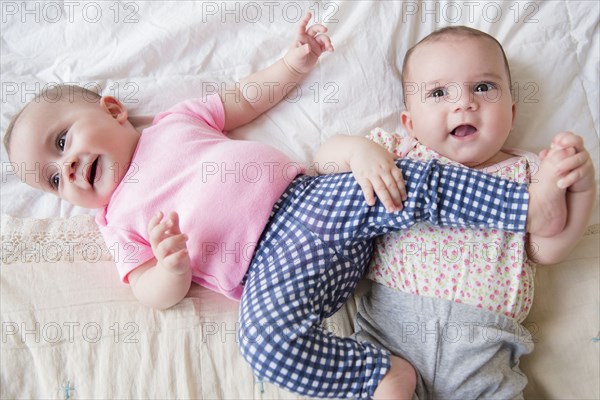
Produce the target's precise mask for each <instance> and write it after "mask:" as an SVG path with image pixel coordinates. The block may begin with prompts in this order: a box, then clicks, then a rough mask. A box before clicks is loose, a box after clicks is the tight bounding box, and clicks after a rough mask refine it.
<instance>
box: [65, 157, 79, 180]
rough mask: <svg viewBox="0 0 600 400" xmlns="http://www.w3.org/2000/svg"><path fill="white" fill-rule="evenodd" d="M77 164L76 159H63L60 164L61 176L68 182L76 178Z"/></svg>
mask: <svg viewBox="0 0 600 400" xmlns="http://www.w3.org/2000/svg"><path fill="white" fill-rule="evenodd" d="M78 166H79V162H78V161H77V160H74V159H72V160H65V161H63V165H62V176H63V179H65V180H67V181H68V182H71V183H73V182H75V179H76V178H77V167H78Z"/></svg>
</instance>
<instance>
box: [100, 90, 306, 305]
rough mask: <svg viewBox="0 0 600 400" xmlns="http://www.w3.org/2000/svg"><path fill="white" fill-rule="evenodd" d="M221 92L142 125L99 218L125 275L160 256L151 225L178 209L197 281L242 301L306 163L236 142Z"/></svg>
mask: <svg viewBox="0 0 600 400" xmlns="http://www.w3.org/2000/svg"><path fill="white" fill-rule="evenodd" d="M224 122H225V115H224V109H223V104H222V103H221V99H220V97H219V96H218V95H212V96H208V97H207V98H205V99H193V100H188V101H185V102H182V103H179V104H177V105H175V106H174V107H172V108H171V109H169V110H168V111H166V112H163V113H161V114H159V115H157V116H156V118H155V119H154V121H153V124H152V126H150V127H148V128H147V129H145V130H144V132H143V133H142V135H141V138H140V141H139V143H138V146H137V149H136V151H135V154H134V156H133V159H132V160H131V166H130V167H129V170H128V173H127V174H126V176H125V178H124V179H123V180H122V181H121V183H120V184H119V186H118V187H117V189H116V190H115V192H114V193H113V195H112V197H111V199H110V203H109V204H108V206H107V207H106V208H105V209H104V210H102V211H101V212H99V213H98V215H97V216H96V222H97V223H98V225H99V226H100V230H101V232H102V234H103V236H104V238H105V240H106V243H107V246H108V247H109V248H110V249H111V251H112V253H113V258H114V260H115V263H116V264H117V268H118V271H119V275H120V277H121V279H122V280H123V282H125V283H128V279H127V275H128V274H129V273H130V272H131V271H132V270H134V269H135V268H136V267H138V266H140V265H141V264H143V263H144V262H146V261H148V260H149V259H151V258H152V257H153V256H154V255H153V253H152V249H151V246H150V243H149V238H148V233H147V226H148V221H149V220H150V218H151V217H152V216H153V215H154V214H156V213H157V212H158V211H163V212H165V213H166V212H169V211H177V213H178V214H179V217H180V218H179V219H180V227H181V231H182V232H183V233H185V234H187V235H188V237H189V240H188V242H187V246H188V251H189V254H190V259H191V262H192V274H193V278H192V279H193V281H194V282H196V283H198V284H200V285H202V286H205V287H207V288H209V289H212V290H215V291H217V292H220V293H223V294H225V295H226V296H228V297H230V298H234V299H239V298H240V296H241V293H242V286H241V285H240V281H241V280H242V278H243V277H244V274H245V272H246V270H247V269H248V266H249V265H250V261H251V260H252V257H253V255H254V249H255V247H256V245H257V243H258V241H259V238H260V235H261V233H262V231H263V230H264V228H265V225H266V223H267V220H268V218H269V215H270V213H271V209H272V207H273V205H274V204H275V202H276V201H277V200H278V199H279V197H280V196H281V194H282V193H283V192H284V190H285V189H286V187H287V186H288V185H289V183H290V182H291V181H292V180H293V179H294V178H295V177H296V176H297V175H298V174H299V173H303V172H304V169H303V167H302V166H301V165H299V164H298V163H294V162H292V161H291V160H290V159H289V158H288V157H287V156H285V155H284V154H283V153H281V152H280V151H279V150H277V149H275V148H273V147H271V146H268V145H266V144H263V143H259V142H251V141H244V140H231V139H229V138H228V137H227V136H225V134H224V133H223V127H224Z"/></svg>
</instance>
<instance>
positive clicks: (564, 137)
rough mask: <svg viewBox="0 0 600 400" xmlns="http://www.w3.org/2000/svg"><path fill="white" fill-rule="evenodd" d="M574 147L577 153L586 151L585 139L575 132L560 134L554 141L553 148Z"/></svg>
mask: <svg viewBox="0 0 600 400" xmlns="http://www.w3.org/2000/svg"><path fill="white" fill-rule="evenodd" d="M567 147H574V148H575V150H576V151H577V152H580V151H582V150H583V149H584V143H583V138H582V137H581V136H578V135H576V134H574V133H573V132H560V133H559V134H558V135H556V136H555V137H554V138H553V139H552V144H551V148H563V149H564V148H567Z"/></svg>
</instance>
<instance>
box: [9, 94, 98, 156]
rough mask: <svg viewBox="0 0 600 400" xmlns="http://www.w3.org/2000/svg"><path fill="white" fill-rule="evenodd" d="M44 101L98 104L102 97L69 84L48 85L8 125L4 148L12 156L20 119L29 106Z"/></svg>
mask: <svg viewBox="0 0 600 400" xmlns="http://www.w3.org/2000/svg"><path fill="white" fill-rule="evenodd" d="M42 98H43V99H44V100H46V101H49V102H53V103H54V102H57V101H68V102H72V103H74V102H81V101H86V102H88V103H97V102H98V101H100V99H101V98H102V96H100V95H99V94H98V93H96V92H94V91H92V90H89V89H86V88H84V87H81V86H77V85H67V84H62V83H61V84H57V85H48V86H46V87H44V89H42V90H41V91H40V92H39V93H38V94H36V95H35V97H34V98H33V100H31V101H30V102H29V103H27V104H26V105H25V107H23V108H22V109H21V111H19V112H18V113H17V114H16V115H15V116H14V117H12V119H11V120H10V123H9V124H8V128H6V132H5V133H4V138H3V139H2V142H3V144H4V148H5V149H6V152H7V153H8V154H9V156H10V150H9V148H10V138H11V136H12V131H13V129H14V127H15V124H16V123H17V121H18V119H19V117H20V116H21V114H22V113H23V111H24V110H25V109H26V108H27V106H28V105H29V104H31V103H33V102H39V101H40V100H41V99H42Z"/></svg>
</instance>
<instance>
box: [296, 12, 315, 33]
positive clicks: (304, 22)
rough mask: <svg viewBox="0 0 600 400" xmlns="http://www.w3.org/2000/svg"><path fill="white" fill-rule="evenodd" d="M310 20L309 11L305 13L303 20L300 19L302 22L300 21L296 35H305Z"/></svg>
mask: <svg viewBox="0 0 600 400" xmlns="http://www.w3.org/2000/svg"><path fill="white" fill-rule="evenodd" d="M311 18H312V14H311V12H310V11H309V12H307V13H306V15H305V16H304V18H302V20H301V21H300V24H299V25H298V35H305V34H306V27H307V26H308V22H309V21H310V19H311Z"/></svg>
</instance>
